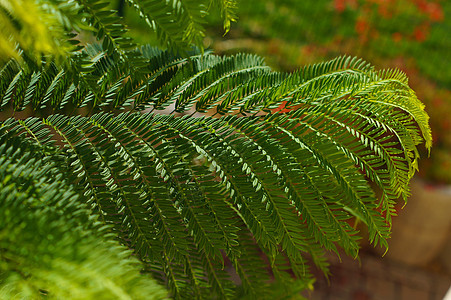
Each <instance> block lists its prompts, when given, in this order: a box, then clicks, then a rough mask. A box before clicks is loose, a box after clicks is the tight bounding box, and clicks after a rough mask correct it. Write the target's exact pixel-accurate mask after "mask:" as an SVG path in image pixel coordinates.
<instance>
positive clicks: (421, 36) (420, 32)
mask: <svg viewBox="0 0 451 300" xmlns="http://www.w3.org/2000/svg"><path fill="white" fill-rule="evenodd" d="M427 35H428V32H427V28H426V27H425V26H418V27H417V28H415V30H414V31H413V37H414V38H415V40H417V41H418V42H424V41H425V40H426V39H427Z"/></svg>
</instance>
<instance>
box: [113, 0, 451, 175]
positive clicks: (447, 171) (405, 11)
mask: <svg viewBox="0 0 451 300" xmlns="http://www.w3.org/2000/svg"><path fill="white" fill-rule="evenodd" d="M121 3H122V1H118V2H117V5H119V6H120V5H121ZM122 13H123V15H124V16H125V18H127V21H129V23H130V24H131V26H132V28H131V31H130V33H129V34H130V35H132V36H133V37H134V38H135V39H137V40H138V41H141V42H148V43H153V41H154V39H155V37H154V36H152V35H151V33H150V32H149V31H148V30H147V28H146V26H145V25H144V24H142V23H141V21H140V19H139V17H138V16H136V15H134V13H133V12H132V11H131V10H127V9H126V8H124V10H123V11H122ZM218 15H219V14H211V15H210V16H208V17H207V19H208V21H209V25H208V27H207V34H206V38H205V40H204V44H205V47H206V48H207V49H208V48H212V49H213V50H214V51H215V52H216V53H217V54H233V53H236V52H243V51H244V52H253V53H257V54H259V55H262V56H264V57H265V58H266V61H267V63H268V64H269V65H271V66H272V67H273V68H275V69H278V70H283V71H293V70H295V69H297V68H298V67H299V66H302V65H305V64H310V63H316V62H319V61H323V60H325V59H329V58H332V57H336V56H340V55H344V54H350V55H355V56H359V57H362V58H364V59H366V60H368V61H370V62H371V63H372V64H374V65H376V66H377V67H378V68H392V67H396V68H400V69H402V70H403V71H404V72H406V73H407V75H408V76H409V78H410V85H411V87H412V88H413V89H414V90H415V91H416V92H417V94H418V97H419V98H420V99H421V100H422V101H423V102H424V103H425V104H426V111H427V112H428V114H429V115H430V117H431V120H430V122H431V127H432V133H433V137H434V147H433V151H432V154H431V157H430V158H427V159H423V160H422V161H421V163H422V165H420V176H422V177H423V178H425V179H426V180H427V181H430V182H431V183H438V184H442V183H445V184H450V183H451V121H450V115H451V91H450V88H451V34H450V32H451V19H450V16H451V1H449V0H304V1H298V0H247V1H238V11H237V15H238V22H237V23H234V24H232V27H231V29H230V31H229V32H228V33H227V35H225V36H224V29H223V24H222V21H221V20H220V19H219V18H217V17H216V18H215V17H214V16H218ZM423 152H424V153H423V156H424V157H425V158H426V157H427V155H428V153H426V151H425V150H424V151H423Z"/></svg>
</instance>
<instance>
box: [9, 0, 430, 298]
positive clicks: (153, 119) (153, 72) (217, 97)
mask: <svg viewBox="0 0 451 300" xmlns="http://www.w3.org/2000/svg"><path fill="white" fill-rule="evenodd" d="M97 2H98V1H80V3H81V4H80V5H82V6H83V11H85V13H86V14H88V15H89V16H90V18H91V19H90V21H88V22H90V24H91V26H92V27H93V28H95V32H96V34H97V37H98V38H101V39H103V42H102V45H97V44H96V45H90V46H86V47H83V49H80V51H78V52H76V53H73V54H72V55H71V56H70V57H69V58H68V59H67V62H66V63H65V64H57V63H54V62H50V61H49V60H46V61H44V62H43V63H41V64H36V63H34V62H33V61H32V60H28V59H23V61H22V62H21V63H19V62H17V61H16V60H14V59H13V60H10V61H9V62H7V63H6V64H4V66H3V67H2V69H1V71H0V109H1V110H2V111H3V115H4V119H6V120H4V121H2V123H1V125H0V130H1V131H0V139H1V141H2V142H1V147H0V151H2V152H1V155H0V163H1V166H2V168H1V171H0V176H3V177H0V179H1V180H2V182H3V183H2V184H3V185H2V192H1V193H0V201H2V202H1V203H0V205H1V207H2V208H6V209H4V210H3V211H2V214H3V215H1V214H0V216H1V217H4V218H5V222H2V226H4V228H2V235H1V236H2V238H1V240H0V243H1V245H2V246H1V247H2V249H3V248H5V249H7V250H8V251H7V252H5V253H10V252H11V253H12V254H11V257H17V258H18V259H21V260H23V261H25V263H23V264H21V265H19V266H15V265H14V263H13V261H14V260H12V259H10V258H9V257H6V258H4V257H2V262H1V263H2V264H1V266H2V275H1V276H2V277H0V279H2V282H1V283H0V284H1V288H3V289H5V290H8V291H11V293H18V292H20V291H22V290H25V289H26V290H27V292H29V293H31V295H37V294H38V293H41V294H42V293H44V294H47V293H48V295H49V296H53V295H54V296H55V297H56V298H58V297H62V298H64V297H65V296H66V295H67V294H65V293H72V295H74V293H75V292H78V293H82V294H83V295H82V296H80V297H82V298H86V297H90V296H91V297H99V296H98V295H99V293H100V295H101V297H106V298H111V297H116V295H118V294H116V295H114V294H113V293H119V292H121V293H125V295H127V296H129V297H130V298H133V299H134V298H140V297H143V298H149V297H150V296H154V297H155V298H158V297H162V296H164V293H162V292H161V289H160V288H159V287H158V286H157V285H156V284H155V283H153V282H152V281H150V280H149V279H148V277H147V276H149V275H150V274H151V275H152V276H153V277H154V278H155V279H156V280H157V281H158V282H159V283H160V284H163V285H166V286H167V288H168V289H169V290H170V293H171V295H172V296H173V297H174V298H178V299H187V298H188V299H191V298H221V299H222V298H235V297H245V298H256V299H262V298H265V297H266V298H269V299H271V298H274V297H275V298H281V297H288V296H289V295H295V294H296V293H297V292H298V291H299V290H302V289H305V288H310V287H311V286H312V283H313V278H312V276H311V275H310V272H309V267H308V266H307V262H308V261H312V262H313V263H314V264H315V265H316V267H318V268H319V269H321V270H322V271H323V272H324V273H325V274H328V268H327V267H328V263H327V261H326V259H325V258H324V254H325V251H334V252H337V253H338V248H343V249H344V250H345V251H346V253H347V254H349V255H351V256H353V257H356V256H357V255H358V251H359V243H358V241H359V239H360V238H361V237H360V236H359V232H358V231H357V230H356V229H354V228H353V227H352V226H351V224H352V222H354V221H355V220H358V221H361V222H363V223H364V224H366V225H367V226H368V230H369V239H370V241H371V242H372V243H373V244H374V245H382V246H387V238H389V235H390V227H391V217H392V216H393V215H394V214H395V211H394V201H395V200H396V199H397V198H399V197H404V199H406V198H407V196H408V194H409V187H408V182H409V180H410V178H411V177H412V175H413V173H414V172H415V170H416V168H417V160H418V158H419V155H418V152H417V149H416V147H417V145H419V144H420V143H422V142H423V141H425V143H426V146H427V147H430V144H431V136H430V130H429V126H428V116H427V115H426V113H425V112H424V110H423V105H422V104H421V103H420V102H419V100H418V99H417V98H416V96H415V93H414V92H413V91H412V90H411V89H410V88H409V86H408V84H407V79H406V77H405V75H404V74H403V73H401V72H399V71H396V70H388V71H375V70H374V68H373V67H372V66H370V65H369V64H367V63H366V62H364V61H362V60H359V59H356V58H351V57H340V58H337V59H334V60H332V61H329V62H325V63H321V64H317V65H313V66H309V67H304V68H301V69H300V70H298V71H297V72H294V73H291V74H288V73H278V72H274V71H272V70H271V69H270V68H269V67H268V66H266V65H265V64H264V62H263V60H262V59H261V58H259V57H256V56H254V55H247V54H238V55H236V56H231V57H219V56H215V55H212V54H199V53H196V52H194V53H191V54H190V55H188V53H189V49H188V48H186V47H185V46H183V47H184V49H185V55H182V56H179V55H176V54H174V51H161V50H158V49H156V48H152V47H148V46H143V47H139V48H135V47H134V46H132V44H130V43H129V41H128V40H123V39H121V37H120V36H122V35H123V34H124V27H122V26H116V25H114V24H115V23H114V18H113V17H112V13H111V12H110V11H109V10H108V9H107V8H106V6H105V5H103V4H100V3H97ZM129 2H131V4H133V5H134V6H135V7H137V9H143V11H148V12H156V11H157V10H155V9H152V10H151V9H150V7H151V6H152V5H154V4H155V5H157V4H158V5H160V6H161V7H166V6H167V5H166V4H167V2H164V1H162V2H160V1H129ZM157 2H158V3H157ZM177 3H179V2H175V4H177ZM180 3H181V4H180V5H175V6H174V9H175V8H177V9H178V10H176V11H177V12H180V14H181V15H184V14H187V15H191V14H190V12H191V11H192V12H193V13H192V16H195V17H191V18H188V19H190V20H191V19H196V20H197V16H199V14H203V12H202V10H201V8H199V7H198V6H197V5H200V3H201V2H195V3H194V2H193V3H191V2H189V1H180ZM222 3H223V6H222V13H223V17H224V19H225V24H226V25H225V26H226V27H227V26H228V25H227V20H229V21H230V20H232V19H233V18H234V17H233V13H231V12H230V10H229V9H230V8H231V7H233V5H232V4H233V3H232V2H230V1H222ZM189 5H194V6H189ZM160 6H158V7H160ZM163 11H164V10H163ZM143 17H144V18H150V13H149V15H146V14H145V13H143ZM155 18H156V17H155ZM163 19H164V20H166V21H168V20H172V21H171V22H170V23H171V26H169V27H170V28H173V29H171V30H175V28H177V26H185V25H183V24H185V23H183V22H187V21H186V19H185V18H184V17H179V15H177V14H175V15H167V14H166V16H165V17H164V18H163ZM155 20H158V18H156V19H155ZM155 22H157V21H155ZM161 24H162V23H161ZM193 26H194V25H193ZM194 27H196V26H194ZM194 27H193V28H194ZM183 28H184V27H183ZM156 30H158V31H159V32H160V33H161V34H162V35H161V38H162V41H163V42H165V43H166V42H168V37H169V36H170V37H171V38H172V35H168V37H165V36H164V32H165V29H163V28H159V27H156ZM181 31H183V30H181ZM186 36H190V35H186ZM175 37H176V36H174V38H175ZM188 40H189V41H190V42H191V41H195V40H196V38H195V37H194V36H190V37H189V39H188ZM188 40H186V39H181V40H173V41H171V42H170V43H172V42H174V43H175V44H178V45H179V46H180V45H181V44H180V43H179V42H180V41H183V42H187V41H188ZM182 44H183V43H182ZM163 110H165V111H167V110H169V111H171V113H170V114H169V115H168V114H163V113H161V112H162V111H163ZM159 112H160V113H159ZM23 114H32V115H34V116H37V117H34V118H23V117H20V116H21V115H23ZM9 116H10V118H7V117H9ZM368 180H370V181H372V182H374V183H375V185H376V186H377V187H378V188H379V189H381V191H382V197H381V198H380V199H377V198H376V196H375V195H374V193H373V191H372V190H371V189H370V187H369V185H368V182H367V181H368ZM24 182H25V183H24ZM13 204H14V205H13ZM31 208H33V209H31ZM13 219H14V220H13ZM8 220H11V222H9V221H8ZM15 224H17V225H15ZM35 231H37V232H38V233H39V234H36V233H35ZM113 238H114V239H115V240H116V241H113V240H112V239H113ZM117 241H119V242H120V244H122V246H119V245H117ZM29 245H36V247H37V249H38V250H39V251H35V252H33V254H30V252H29V250H27V249H28V248H29V247H30V246H29ZM124 246H125V247H127V248H129V249H131V250H132V251H133V255H134V256H135V257H137V258H138V259H139V260H140V261H141V264H140V267H141V269H142V270H141V272H142V273H144V274H142V275H140V276H139V275H138V274H137V272H136V268H139V267H136V266H135V265H134V261H133V260H131V259H130V258H129V255H130V253H129V252H128V251H124ZM227 264H230V265H231V267H233V268H232V271H230V272H227V271H226V270H225V267H224V266H225V265H227ZM68 266H71V268H70V270H71V271H68V272H62V270H65V269H68V268H69V267H68ZM233 272H236V275H238V277H239V278H240V281H241V285H240V288H237V287H236V285H235V284H234V283H233V282H232V280H231V273H233ZM270 276H271V277H270ZM105 277H106V278H107V279H104V278H105ZM270 278H274V280H273V281H272V282H270V280H269V279H270ZM63 281H64V282H68V283H69V284H71V285H74V291H71V290H69V288H66V286H65V285H64V284H58V283H61V282H63ZM88 282H89V283H88ZM97 283H99V284H97ZM11 286H12V287H11ZM62 286H64V288H61V287H62ZM274 286H276V287H277V288H274ZM33 293H34V294H33ZM108 293H110V294H108ZM80 295H81V294H80ZM112 295H114V296H112ZM125 295H124V297H125Z"/></svg>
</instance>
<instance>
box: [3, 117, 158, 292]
mask: <svg viewBox="0 0 451 300" xmlns="http://www.w3.org/2000/svg"><path fill="white" fill-rule="evenodd" d="M33 122H34V123H36V120H33V119H30V120H28V121H25V123H24V125H25V124H29V125H31V126H32V124H31V123H33ZM9 128H10V129H9V130H5V127H4V126H3V127H2V128H1V133H0V139H1V146H0V224H1V225H0V236H1V239H0V248H1V249H2V251H1V252H0V258H1V261H0V282H1V285H0V298H1V299H16V298H18V297H20V298H21V299H37V298H41V297H46V298H50V299H63V298H64V299H68V298H72V299H112V298H114V299H163V298H165V297H166V292H165V291H164V289H163V288H162V287H160V286H158V285H157V284H156V283H155V282H154V281H153V280H151V279H150V278H146V277H144V276H141V275H140V274H139V264H138V261H137V260H136V259H134V258H133V259H132V258H131V257H130V256H131V253H130V251H129V250H127V249H126V248H125V247H124V246H120V245H119V243H117V241H115V240H114V236H113V235H111V234H109V233H108V232H109V230H108V228H107V227H105V226H104V224H102V222H99V221H98V220H97V217H96V216H93V215H92V214H91V213H90V210H89V209H88V207H87V205H86V199H83V198H84V197H83V196H82V195H81V194H79V193H77V192H76V191H74V190H73V187H72V186H71V185H70V184H68V183H67V181H66V179H65V178H64V174H63V173H62V172H60V171H59V170H58V168H57V165H58V163H56V162H57V159H56V158H55V160H54V161H52V157H51V156H50V155H49V154H50V153H52V154H53V155H58V154H57V152H58V150H56V149H54V148H52V147H50V146H49V145H46V146H36V144H35V143H30V142H27V141H25V140H24V139H22V138H20V137H18V136H17V135H16V134H17V132H16V131H15V129H14V128H12V127H9ZM35 130H37V128H36V127H35ZM41 130H42V129H41ZM42 133H45V131H43V132H42V131H41V134H42ZM46 144H47V143H46ZM46 152H47V153H46ZM44 153H46V154H47V155H46V154H44Z"/></svg>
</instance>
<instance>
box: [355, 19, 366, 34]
mask: <svg viewBox="0 0 451 300" xmlns="http://www.w3.org/2000/svg"><path fill="white" fill-rule="evenodd" d="M368 29H369V25H368V23H367V22H366V21H365V20H364V19H362V18H359V19H358V20H357V22H356V23H355V31H356V32H357V33H358V34H360V35H362V34H364V33H365V32H367V31H368Z"/></svg>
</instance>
